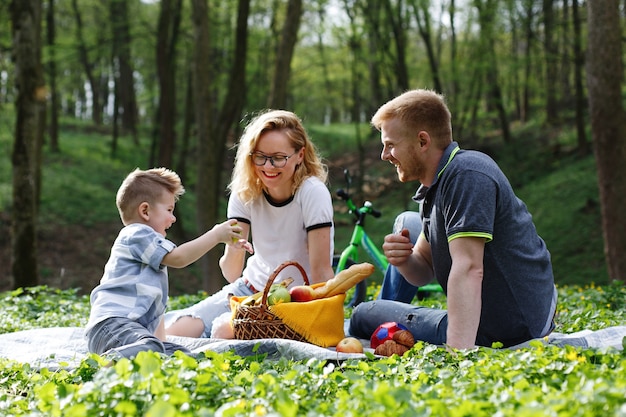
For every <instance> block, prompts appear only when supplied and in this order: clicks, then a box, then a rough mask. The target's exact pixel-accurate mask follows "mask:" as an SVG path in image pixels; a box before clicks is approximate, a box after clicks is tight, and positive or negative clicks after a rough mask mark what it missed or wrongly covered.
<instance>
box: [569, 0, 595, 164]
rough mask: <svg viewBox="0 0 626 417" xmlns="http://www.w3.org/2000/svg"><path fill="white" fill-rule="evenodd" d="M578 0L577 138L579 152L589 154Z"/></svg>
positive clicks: (575, 10) (574, 17) (575, 3)
mask: <svg viewBox="0 0 626 417" xmlns="http://www.w3.org/2000/svg"><path fill="white" fill-rule="evenodd" d="M578 8H579V5H578V0H574V1H573V4H572V20H573V21H574V86H575V95H576V98H575V103H576V138H577V144H578V154H579V155H581V156H582V155H588V154H589V152H591V146H590V145H589V141H588V140H587V133H586V132H585V110H586V107H587V106H586V102H585V92H584V90H583V69H584V66H585V54H584V52H583V50H582V41H581V36H582V35H581V32H582V30H581V21H580V15H579V11H578Z"/></svg>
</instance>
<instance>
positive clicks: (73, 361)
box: [0, 327, 373, 368]
mask: <svg viewBox="0 0 626 417" xmlns="http://www.w3.org/2000/svg"><path fill="white" fill-rule="evenodd" d="M168 340H169V341H171V342H174V343H177V344H179V345H182V346H185V347H186V348H187V349H189V350H190V351H191V352H192V353H194V354H198V353H201V352H204V351H214V352H218V353H224V352H228V351H233V352H234V353H236V354H237V355H239V356H255V355H267V357H268V358H270V359H278V358H280V357H285V358H287V359H292V360H306V359H310V358H319V359H324V360H346V359H350V358H364V357H365V355H363V354H348V353H339V352H336V351H335V349H334V348H322V347H319V346H316V345H313V344H310V343H304V342H297V341H295V340H286V339H259V340H227V339H203V338H190V337H178V336H168ZM368 350H370V351H372V352H373V350H371V349H368ZM87 353H88V350H87V342H86V340H85V338H84V329H83V328H81V327H51V328H41V329H31V330H23V331H19V332H14V333H5V334H0V357H3V358H7V359H11V360H15V361H17V362H20V363H28V364H30V365H31V366H33V367H38V368H44V367H45V368H59V367H61V368H74V367H76V366H78V365H79V364H80V361H81V360H82V359H83V358H85V356H86V355H87Z"/></svg>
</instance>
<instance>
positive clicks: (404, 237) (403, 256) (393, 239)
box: [383, 229, 413, 266]
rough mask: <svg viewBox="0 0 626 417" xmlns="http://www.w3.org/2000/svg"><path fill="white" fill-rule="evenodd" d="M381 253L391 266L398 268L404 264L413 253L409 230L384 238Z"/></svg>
mask: <svg viewBox="0 0 626 417" xmlns="http://www.w3.org/2000/svg"><path fill="white" fill-rule="evenodd" d="M383 252H384V253H385V256H386V257H387V260H388V261H389V263H390V264H391V265H394V266H398V265H402V264H403V263H405V262H406V261H407V260H408V258H409V256H411V254H412V253H413V244H412V243H411V240H410V239H409V230H408V229H402V230H401V231H400V233H392V234H390V235H387V236H385V241H384V243H383Z"/></svg>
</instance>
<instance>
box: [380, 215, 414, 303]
mask: <svg viewBox="0 0 626 417" xmlns="http://www.w3.org/2000/svg"><path fill="white" fill-rule="evenodd" d="M402 229H408V230H409V239H410V240H411V243H413V244H415V242H417V237H418V236H419V235H420V233H422V220H421V218H420V214H419V213H418V212H415V211H405V212H403V213H400V214H399V215H398V217H396V220H395V222H394V224H393V233H400V231H401V230H402ZM415 294H417V287H416V286H414V285H412V284H410V283H409V282H408V281H407V280H406V279H404V277H403V276H402V274H400V272H399V271H398V269H397V268H396V267H395V266H393V265H389V266H388V267H387V271H385V277H384V279H383V284H382V287H381V289H380V293H379V294H378V299H379V300H394V301H401V302H403V303H410V302H411V301H413V298H414V297H415Z"/></svg>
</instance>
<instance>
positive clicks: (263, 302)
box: [261, 261, 309, 310]
mask: <svg viewBox="0 0 626 417" xmlns="http://www.w3.org/2000/svg"><path fill="white" fill-rule="evenodd" d="M291 265H293V266H295V267H296V268H298V269H299V270H300V273H301V274H302V278H303V279H304V283H305V284H306V285H309V278H308V277H307V275H306V271H305V270H304V268H303V267H302V265H300V264H299V263H298V262H296V261H285V262H283V263H282V264H280V265H278V267H277V268H276V269H275V270H274V272H272V275H270V277H269V278H268V279H267V282H266V283H265V289H264V290H263V297H262V298H261V308H262V309H264V310H265V309H266V308H267V307H268V306H267V296H268V295H269V292H270V288H271V287H272V284H273V283H274V280H275V279H276V277H277V276H278V274H279V273H280V271H282V270H283V269H285V268H287V267H288V266H291Z"/></svg>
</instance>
